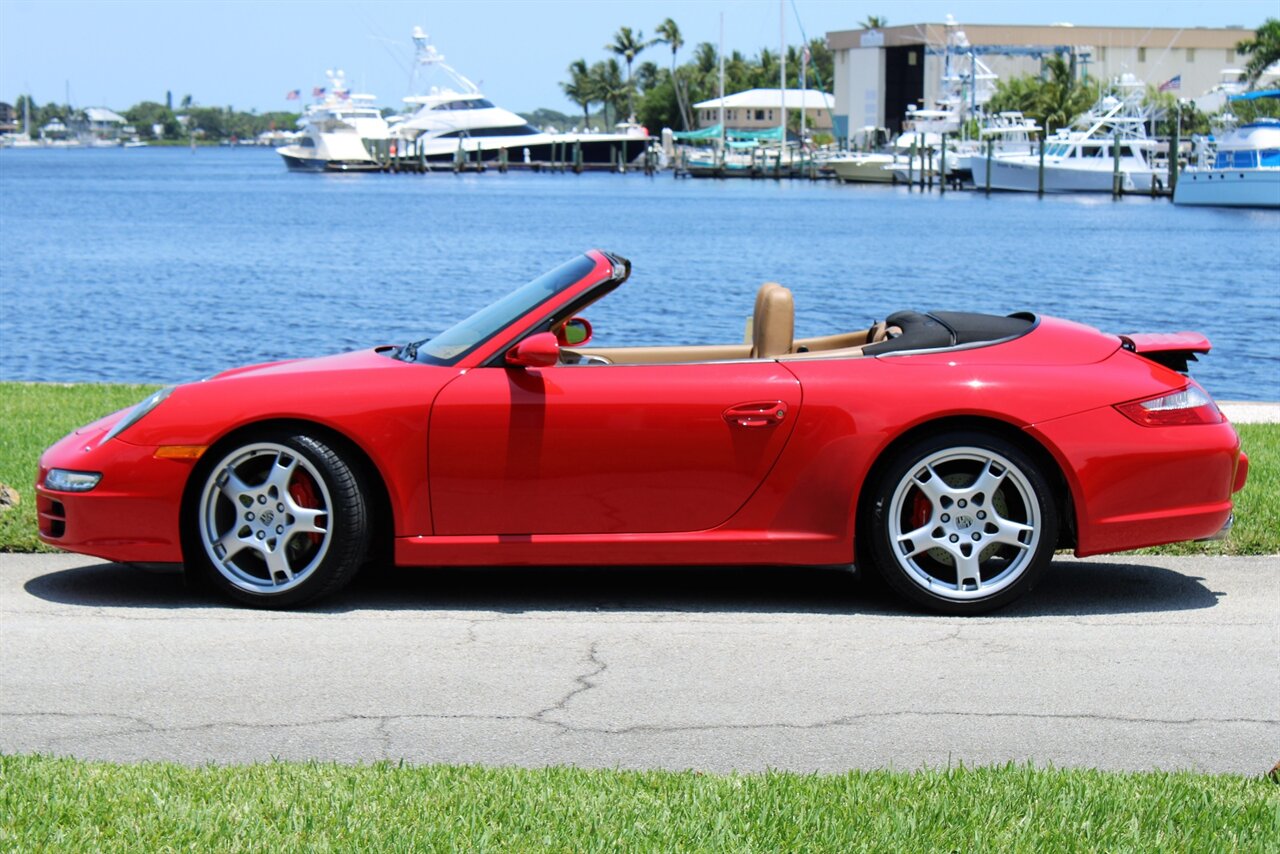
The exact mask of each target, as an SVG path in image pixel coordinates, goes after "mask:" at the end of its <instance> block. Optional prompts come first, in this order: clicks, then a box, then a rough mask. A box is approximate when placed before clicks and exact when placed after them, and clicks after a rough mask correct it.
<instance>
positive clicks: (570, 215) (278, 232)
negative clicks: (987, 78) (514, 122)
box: [0, 147, 1280, 400]
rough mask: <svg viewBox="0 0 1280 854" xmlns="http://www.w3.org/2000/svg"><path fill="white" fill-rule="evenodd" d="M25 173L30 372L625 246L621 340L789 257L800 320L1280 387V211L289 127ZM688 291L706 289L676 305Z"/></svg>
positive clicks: (166, 358)
mask: <svg viewBox="0 0 1280 854" xmlns="http://www.w3.org/2000/svg"><path fill="white" fill-rule="evenodd" d="M0 193H3V194H4V196H5V197H6V198H21V199H23V200H24V202H23V204H22V205H20V206H18V205H6V206H4V208H3V209H2V210H0V250H3V251H4V253H5V257H6V258H7V259H8V262H7V267H6V271H5V274H4V308H5V310H4V312H3V313H0V342H3V355H2V358H0V378H3V379H8V380H44V381H54V382H63V381H67V382H70V381H86V380H102V381H117V382H141V381H155V382H171V381H177V380H185V379H190V378H192V377H200V376H204V375H207V374H209V373H212V372H213V371H215V370H217V369H219V368H222V367H225V366H226V365H229V364H247V363H252V362H260V361H269V360H272V359H280V358H285V357H290V356H298V355H319V354H323V353H329V352H336V351H341V350H349V349H355V348H360V347H367V346H370V345H372V344H377V343H384V342H386V343H397V342H404V341H409V340H416V339H419V338H422V337H423V336H425V335H427V334H429V333H431V332H433V331H436V330H439V329H442V328H444V327H445V326H447V325H448V324H449V323H451V322H452V321H454V320H456V319H458V318H459V317H461V316H463V315H465V314H466V313H468V312H469V311H470V310H472V309H474V308H476V307H478V306H480V305H483V304H485V303H487V302H489V301H491V300H492V299H493V298H494V297H495V296H496V295H499V294H502V293H505V292H506V291H508V290H509V289H510V288H511V286H512V285H513V284H514V283H518V282H522V281H525V280H527V279H528V278H529V275H530V273H531V271H532V270H536V269H539V268H549V267H551V266H554V265H555V264H556V263H559V262H560V261H562V260H564V259H565V258H567V257H570V256H572V255H574V254H576V253H578V252H581V251H582V250H584V249H586V248H588V247H591V246H600V247H604V248H607V249H611V250H614V251H617V252H620V253H624V254H626V255H627V256H628V257H630V258H631V259H632V260H633V261H635V262H636V267H637V270H638V271H640V272H639V273H638V274H637V277H636V281H635V282H633V283H632V286H631V287H629V288H628V289H627V290H626V292H625V293H622V294H619V295H618V297H617V300H616V303H613V301H610V302H611V303H613V304H603V305H602V308H601V310H600V312H599V313H598V314H597V313H592V314H591V315H590V319H591V321H592V322H593V323H594V324H595V328H596V336H597V339H598V340H599V341H600V343H601V345H602V346H608V345H610V344H611V343H615V344H616V343H619V342H632V343H652V344H669V343H694V344H696V343H716V342H723V341H725V340H739V339H740V338H741V336H742V329H743V323H744V320H745V314H746V313H747V311H748V309H744V308H743V306H742V299H741V294H742V293H743V292H744V291H747V292H751V291H752V290H754V288H756V287H758V286H759V284H760V282H761V281H762V280H765V279H768V280H772V281H778V282H781V283H783V284H785V285H786V286H787V287H789V288H791V289H792V290H793V291H794V292H795V294H796V302H797V305H798V306H799V307H800V308H799V310H798V315H797V318H796V331H797V334H800V335H819V334H823V333H824V332H827V331H831V330H838V329H840V328H844V327H848V328H855V327H858V326H865V325H866V323H868V322H869V321H870V320H871V319H874V318H876V317H883V316H885V315H886V314H887V313H889V312H892V311H895V310H897V309H899V308H904V307H911V308H914V309H917V310H921V311H928V310H932V309H943V310H947V309H953V308H956V307H962V306H963V307H970V308H972V309H973V310H976V311H983V312H988V313H994V314H1008V313H1010V312H1015V311H1023V310H1030V311H1036V312H1043V313H1046V314H1052V315H1057V316H1062V317H1070V318H1073V319H1077V320H1080V321H1082V322H1086V323H1089V324H1092V325H1094V326H1097V327H1099V328H1102V329H1107V330H1111V331H1115V332H1125V331H1134V330H1136V329H1144V330H1164V331H1178V330H1184V329H1195V330H1198V331H1201V332H1204V333H1205V334H1206V335H1207V336H1208V337H1209V339H1210V340H1211V341H1212V342H1213V352H1212V353H1210V354H1209V355H1208V356H1207V357H1204V358H1203V360H1202V361H1201V362H1200V363H1199V364H1197V365H1195V366H1194V367H1193V375H1194V376H1196V377H1197V378H1198V379H1199V380H1200V381H1201V382H1203V383H1204V385H1205V387H1206V388H1207V389H1209V391H1210V392H1211V393H1212V394H1213V395H1215V396H1216V397H1218V398H1221V399H1228V400H1230V399H1237V400H1277V399H1280V380H1278V379H1277V378H1280V349H1278V347H1277V343H1276V339H1275V336H1273V335H1271V334H1267V333H1263V334H1259V331H1260V330H1272V329H1275V328H1280V303H1278V302H1277V297H1276V277H1275V271H1276V270H1280V241H1277V240H1276V234H1277V231H1278V230H1280V212H1276V211H1266V210H1238V211H1233V210H1228V209H1221V208H1195V207H1185V206H1174V205H1170V204H1168V203H1167V202H1166V201H1163V200H1154V201H1153V200H1151V199H1149V198H1147V197H1145V196H1125V197H1123V198H1121V199H1120V200H1119V201H1112V200H1111V199H1110V198H1109V197H1108V196H1106V195H1101V194H1058V195H1045V196H1044V197H1043V198H1041V197H1037V196H1036V195H1035V194H1034V193H1030V194H1026V193H1016V194H1001V195H997V194H994V193H993V194H992V195H991V196H990V197H988V196H986V195H984V194H983V193H975V192H969V193H954V192H947V193H945V194H941V193H938V192H934V193H923V194H922V193H919V192H917V191H911V190H908V189H907V188H906V187H905V186H901V185H899V186H893V185H880V186H874V185H867V186H849V185H841V184H838V183H837V182H834V181H772V180H769V181H716V180H709V181H693V180H680V181H677V180H672V178H671V177H670V176H669V175H659V176H655V177H644V176H643V175H642V174H629V175H627V176H625V177H624V176H619V175H610V174H596V173H584V174H581V175H574V174H572V172H566V173H564V174H560V173H555V174H551V173H545V172H544V173H532V172H516V171H512V172H509V173H507V174H505V175H503V174H499V173H498V172H497V171H496V170H493V171H490V172H489V173H487V174H485V175H477V174H474V173H464V174H460V175H453V174H447V173H446V174H440V173H428V174H425V175H421V176H417V177H415V178H406V179H394V178H391V177H389V176H385V175H381V174H360V173H346V174H344V173H326V174H317V175H296V174H293V173H290V172H288V171H287V170H285V169H284V168H283V167H282V165H281V163H280V158H279V157H278V156H277V155H275V154H274V153H273V152H272V151H270V150H269V149H262V148H218V147H213V148H201V149H199V150H198V151H196V152H195V153H194V154H193V153H191V152H190V151H189V150H186V149H183V148H162V147H151V148H145V149H140V150H137V151H125V150H121V149H116V150H91V149H80V150H35V151H0ZM69 212H74V217H75V220H74V221H75V226H74V228H69V227H68V225H67V223H68V216H69V215H70V214H69ZM766 233H767V235H768V239H767V240H766V239H761V235H762V234H766ZM1223 247H1228V248H1226V249H1224V248H1223ZM687 292H693V293H696V294H697V299H696V301H695V303H693V304H696V305H697V306H698V309H697V311H694V312H676V311H673V309H672V308H671V306H673V305H676V304H679V303H681V302H684V304H686V305H687V304H690V303H688V301H687V300H683V301H682V300H680V299H678V298H677V297H678V295H680V294H684V293H687ZM1206 304H1211V305H1213V306H1214V307H1215V310H1214V311H1213V312H1206V311H1205V310H1204V306H1205V305H1206ZM851 307H852V308H851ZM51 317H56V318H58V324H57V326H56V327H51V325H50V323H49V318H51ZM1241 318H1247V322H1242V320H1241Z"/></svg>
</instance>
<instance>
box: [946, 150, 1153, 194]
mask: <svg viewBox="0 0 1280 854" xmlns="http://www.w3.org/2000/svg"><path fill="white" fill-rule="evenodd" d="M1074 159H1076V160H1081V159H1083V158H1074ZM969 163H970V167H971V168H972V169H973V185H974V186H975V187H986V186H987V159H986V158H985V157H982V158H973V159H972V160H970V161H969ZM1112 177H1113V167H1112V163H1111V161H1110V160H1107V161H1106V162H1105V163H1101V162H1100V163H1099V164H1098V166H1097V167H1096V168H1089V167H1088V166H1085V165H1075V164H1072V165H1066V164H1064V163H1060V162H1053V161H1052V160H1046V161H1045V164H1044V191H1045V192H1046V193H1110V192H1111V189H1112V187H1111V185H1112ZM1120 178H1121V188H1122V189H1123V190H1124V192H1126V193H1149V192H1151V182H1152V180H1153V179H1154V180H1156V181H1157V186H1159V179H1158V178H1157V177H1156V175H1155V173H1154V172H1153V171H1152V170H1151V169H1150V167H1147V166H1142V167H1137V166H1132V165H1130V166H1126V164H1125V163H1124V162H1123V161H1121V164H1120ZM1039 187H1040V162H1039V159H1038V158H1037V157H1035V156H1032V155H1027V156H1025V157H1019V158H1016V159H1012V158H1002V157H997V158H993V159H992V160H991V189H993V190H1007V191H1011V192H1019V193H1034V192H1037V191H1038V190H1039Z"/></svg>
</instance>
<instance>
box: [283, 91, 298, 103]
mask: <svg viewBox="0 0 1280 854" xmlns="http://www.w3.org/2000/svg"><path fill="white" fill-rule="evenodd" d="M301 97H302V90H301V89H290V90H289V94H287V95H285V96H284V99H285V100H286V101H296V100H298V99H299V98H301Z"/></svg>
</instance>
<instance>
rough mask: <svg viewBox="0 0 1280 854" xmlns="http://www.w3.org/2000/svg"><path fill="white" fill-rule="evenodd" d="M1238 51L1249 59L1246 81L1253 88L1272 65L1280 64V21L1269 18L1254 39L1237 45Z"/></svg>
mask: <svg viewBox="0 0 1280 854" xmlns="http://www.w3.org/2000/svg"><path fill="white" fill-rule="evenodd" d="M1236 50H1237V51H1239V52H1240V53H1243V54H1245V55H1246V56H1248V57H1249V62H1248V63H1247V64H1246V65H1245V67H1244V79H1245V80H1247V81H1248V82H1249V85H1250V86H1251V87H1252V86H1253V85H1254V84H1256V83H1257V82H1258V79H1259V78H1260V77H1262V72H1264V71H1266V70H1267V68H1268V67H1269V66H1271V65H1272V63H1276V62H1280V19H1277V18H1267V20H1266V21H1265V22H1264V23H1263V25H1262V26H1261V27H1258V31H1257V32H1256V33H1254V35H1253V38H1252V39H1245V40H1244V41H1242V42H1240V43H1239V44H1237V45H1236Z"/></svg>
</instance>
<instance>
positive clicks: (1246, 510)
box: [0, 383, 1280, 555]
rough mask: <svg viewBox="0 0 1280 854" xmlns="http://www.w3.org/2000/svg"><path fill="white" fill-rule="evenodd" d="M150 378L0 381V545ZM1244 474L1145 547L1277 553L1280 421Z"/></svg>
mask: <svg viewBox="0 0 1280 854" xmlns="http://www.w3.org/2000/svg"><path fill="white" fill-rule="evenodd" d="M155 388H156V386H144V385H107V384H97V383H92V384H83V385H54V384H37V383H0V483H6V484H8V485H10V486H12V487H14V488H16V489H17V490H18V493H19V494H20V495H21V496H22V502H21V504H20V505H19V506H18V507H17V508H16V509H13V510H9V511H7V512H0V551H10V552H27V551H52V549H49V548H48V547H47V546H44V545H43V544H42V543H41V542H40V541H39V539H37V537H36V514H35V495H34V490H33V489H32V484H33V483H34V482H35V478H36V466H37V462H38V460H39V458H40V453H41V452H42V451H43V450H44V449H45V448H46V447H48V446H49V445H51V444H53V443H54V442H55V441H57V440H58V439H60V438H62V437H63V436H65V435H66V434H67V433H69V432H71V431H72V430H74V429H75V428H77V427H79V426H81V425H83V424H87V423H89V422H90V421H93V420H95V419H97V418H100V417H101V416H103V415H106V414H108V413H110V412H114V411H115V410H117V409H121V408H123V407H125V406H131V405H132V404H134V403H137V402H138V401H140V400H142V399H143V398H144V397H146V396H147V395H148V394H150V393H151V392H152V391H154V390H155ZM1237 429H1238V430H1239V431H1240V437H1241V439H1242V441H1243V442H1244V448H1245V451H1247V452H1248V454H1249V462H1250V469H1249V482H1248V484H1247V485H1246V486H1245V488H1244V491H1243V492H1241V493H1240V494H1239V495H1238V496H1236V526H1235V528H1234V529H1233V530H1232V531H1231V535H1230V536H1229V537H1228V538H1227V539H1226V540H1222V541H1219V542H1213V543H1177V544H1175V545H1172V546H1161V547H1160V548H1156V549H1147V550H1145V552H1146V553H1148V554H1245V555H1252V554H1277V553H1280V424H1241V425H1238V427H1237Z"/></svg>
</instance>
